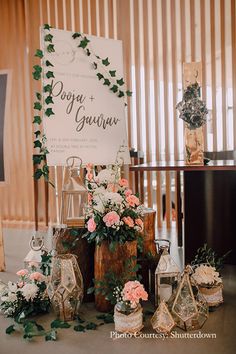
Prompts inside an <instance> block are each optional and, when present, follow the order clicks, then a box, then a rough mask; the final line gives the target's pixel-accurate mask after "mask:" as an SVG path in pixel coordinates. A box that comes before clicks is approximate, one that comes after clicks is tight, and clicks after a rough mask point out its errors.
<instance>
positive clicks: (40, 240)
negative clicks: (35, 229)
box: [30, 235, 44, 251]
mask: <svg viewBox="0 0 236 354" xmlns="http://www.w3.org/2000/svg"><path fill="white" fill-rule="evenodd" d="M35 240H36V237H35V235H33V236H32V238H31V240H30V248H31V249H32V250H33V251H40V250H41V249H42V248H43V246H44V242H43V239H42V238H40V239H38V243H39V245H38V246H34V241H35Z"/></svg>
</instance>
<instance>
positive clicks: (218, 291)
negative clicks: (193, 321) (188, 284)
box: [199, 284, 224, 306]
mask: <svg viewBox="0 0 236 354" xmlns="http://www.w3.org/2000/svg"><path fill="white" fill-rule="evenodd" d="M222 290H223V284H218V285H213V286H212V287H210V288H207V287H205V286H199V292H200V294H202V295H203V296H204V298H205V300H206V302H207V305H208V306H219V305H220V304H221V303H222V302H223V301H224V300H223V294H222Z"/></svg>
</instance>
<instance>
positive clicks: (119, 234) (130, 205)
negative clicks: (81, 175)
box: [86, 164, 143, 249]
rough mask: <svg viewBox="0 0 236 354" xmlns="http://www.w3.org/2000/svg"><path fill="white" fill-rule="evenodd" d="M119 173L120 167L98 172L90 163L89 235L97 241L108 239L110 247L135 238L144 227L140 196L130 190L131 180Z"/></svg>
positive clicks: (89, 239)
mask: <svg viewBox="0 0 236 354" xmlns="http://www.w3.org/2000/svg"><path fill="white" fill-rule="evenodd" d="M118 176H119V173H118V171H117V166H114V167H113V168H112V169H104V170H101V171H100V172H99V173H98V174H97V175H95V174H93V168H92V165H90V164H89V165H87V175H86V181H87V188H88V192H89V193H88V207H87V210H86V223H87V228H88V233H87V234H86V238H87V240H88V241H89V242H93V241H94V242H96V244H101V242H102V241H103V240H107V241H109V243H110V248H111V249H113V248H114V247H115V245H116V243H117V242H118V243H125V242H126V241H133V240H135V239H136V237H137V235H138V233H139V232H140V231H142V230H143V221H142V213H143V208H142V206H141V205H140V201H139V198H138V197H137V196H136V195H134V194H133V193H132V190H131V189H129V187H128V181H127V180H126V179H124V178H119V177H118Z"/></svg>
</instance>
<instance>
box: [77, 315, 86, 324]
mask: <svg viewBox="0 0 236 354" xmlns="http://www.w3.org/2000/svg"><path fill="white" fill-rule="evenodd" d="M76 320H77V322H78V323H84V322H85V321H84V320H82V318H80V317H79V316H77V318H76Z"/></svg>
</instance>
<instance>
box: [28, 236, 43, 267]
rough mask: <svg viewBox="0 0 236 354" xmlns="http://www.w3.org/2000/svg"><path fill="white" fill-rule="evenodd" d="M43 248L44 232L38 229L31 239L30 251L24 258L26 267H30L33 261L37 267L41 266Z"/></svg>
mask: <svg viewBox="0 0 236 354" xmlns="http://www.w3.org/2000/svg"><path fill="white" fill-rule="evenodd" d="M43 249H44V234H43V233H40V232H39V231H37V232H36V234H35V235H33V236H32V238H31V240H30V251H29V252H28V254H27V255H26V257H25V258H24V266H25V268H28V267H30V264H31V263H34V266H35V267H36V268H37V269H39V268H40V265H41V257H42V255H43Z"/></svg>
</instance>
